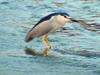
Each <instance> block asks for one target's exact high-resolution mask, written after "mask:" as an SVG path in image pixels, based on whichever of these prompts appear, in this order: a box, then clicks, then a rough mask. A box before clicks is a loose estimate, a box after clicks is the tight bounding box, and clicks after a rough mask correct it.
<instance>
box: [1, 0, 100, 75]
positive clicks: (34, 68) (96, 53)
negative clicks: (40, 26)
mask: <svg viewBox="0 0 100 75" xmlns="http://www.w3.org/2000/svg"><path fill="white" fill-rule="evenodd" d="M99 8H100V1H99V0H59V1H58V0H0V75H51V74H52V75H74V74H76V75H99V74H100V34H99V32H91V31H88V30H85V29H84V28H82V27H80V25H79V24H77V23H71V24H70V23H68V24H66V25H65V28H67V29H68V30H65V31H62V32H57V33H54V34H51V35H49V41H50V43H51V44H52V45H53V47H54V50H52V51H51V53H50V54H49V56H48V57H43V56H31V55H26V54H25V53H24V49H25V47H26V46H27V47H30V48H32V49H35V50H38V51H41V49H42V48H43V45H42V43H41V41H40V38H36V39H34V40H33V41H32V42H31V43H28V44H26V43H25V42H24V37H25V35H26V33H27V31H28V30H29V29H30V28H31V27H32V26H33V25H34V24H35V23H36V22H37V21H38V20H39V19H40V18H41V17H43V16H44V15H46V14H49V13H51V12H57V11H65V12H67V13H69V14H70V15H71V16H72V17H74V18H76V19H81V20H86V21H87V22H90V23H100V9H99ZM55 35H56V36H55ZM88 51H89V52H90V53H89V52H88Z"/></svg>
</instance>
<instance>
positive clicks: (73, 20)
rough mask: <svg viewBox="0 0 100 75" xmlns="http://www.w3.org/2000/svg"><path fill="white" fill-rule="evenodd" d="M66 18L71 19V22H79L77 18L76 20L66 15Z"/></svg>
mask: <svg viewBox="0 0 100 75" xmlns="http://www.w3.org/2000/svg"><path fill="white" fill-rule="evenodd" d="M68 19H69V20H70V21H71V22H77V23H78V22H79V21H78V20H76V19H74V18H72V17H68Z"/></svg>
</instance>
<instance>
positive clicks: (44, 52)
mask: <svg viewBox="0 0 100 75" xmlns="http://www.w3.org/2000/svg"><path fill="white" fill-rule="evenodd" d="M48 51H49V49H48V48H45V50H44V51H43V56H48Z"/></svg>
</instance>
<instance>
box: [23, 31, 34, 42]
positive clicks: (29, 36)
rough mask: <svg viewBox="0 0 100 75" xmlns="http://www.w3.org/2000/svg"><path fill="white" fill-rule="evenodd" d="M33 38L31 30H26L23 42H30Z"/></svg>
mask: <svg viewBox="0 0 100 75" xmlns="http://www.w3.org/2000/svg"><path fill="white" fill-rule="evenodd" d="M32 39H33V37H32V36H31V32H28V33H27V34H26V36H25V42H30V41H31V40H32Z"/></svg>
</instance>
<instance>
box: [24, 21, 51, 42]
mask: <svg viewBox="0 0 100 75" xmlns="http://www.w3.org/2000/svg"><path fill="white" fill-rule="evenodd" d="M51 30H52V26H51V25H50V24H49V23H48V22H47V23H42V24H39V25H37V26H36V27H35V28H33V29H32V30H31V31H29V32H28V33H27V35H26V37H25V41H26V42H29V41H31V40H32V39H33V38H35V37H40V36H42V35H45V34H47V33H48V32H50V31H51Z"/></svg>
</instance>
